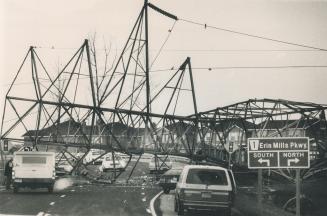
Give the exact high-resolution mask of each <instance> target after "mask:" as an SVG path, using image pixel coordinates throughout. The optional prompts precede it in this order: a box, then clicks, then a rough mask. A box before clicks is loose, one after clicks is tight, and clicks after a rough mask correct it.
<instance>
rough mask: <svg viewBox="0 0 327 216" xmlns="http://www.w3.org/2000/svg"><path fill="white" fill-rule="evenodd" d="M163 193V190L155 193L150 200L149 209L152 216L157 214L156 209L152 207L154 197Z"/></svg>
mask: <svg viewBox="0 0 327 216" xmlns="http://www.w3.org/2000/svg"><path fill="white" fill-rule="evenodd" d="M162 193H163V191H160V192H159V193H158V194H157V195H155V196H154V197H153V198H152V200H151V201H150V210H151V214H152V216H157V214H156V211H155V209H154V202H155V201H156V199H157V198H158V197H159V196H160V195H161V194H162Z"/></svg>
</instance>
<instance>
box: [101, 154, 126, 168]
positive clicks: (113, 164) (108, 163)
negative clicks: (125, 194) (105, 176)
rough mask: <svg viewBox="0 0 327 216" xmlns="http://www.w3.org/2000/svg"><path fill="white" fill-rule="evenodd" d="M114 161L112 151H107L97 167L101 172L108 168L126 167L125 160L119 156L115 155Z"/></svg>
mask: <svg viewBox="0 0 327 216" xmlns="http://www.w3.org/2000/svg"><path fill="white" fill-rule="evenodd" d="M114 159H115V161H114V160H113V157H112V153H108V154H106V155H105V157H104V160H103V161H102V164H101V166H100V167H99V170H100V171H102V172H106V171H109V170H114V169H118V170H122V171H123V170H125V168H126V165H127V163H126V161H125V160H124V159H123V158H122V157H121V156H120V155H116V154H115V157H114Z"/></svg>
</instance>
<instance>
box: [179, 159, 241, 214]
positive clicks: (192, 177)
mask: <svg viewBox="0 0 327 216" xmlns="http://www.w3.org/2000/svg"><path fill="white" fill-rule="evenodd" d="M235 194H236V183H235V179H234V175H233V172H232V171H231V170H228V169H225V168H223V167H219V166H204V165H186V166H185V167H184V169H183V171H182V173H181V175H180V178H179V181H178V183H177V185H176V190H175V211H176V212H178V215H183V214H184V210H189V209H193V210H194V209H195V210H201V209H206V210H213V211H218V212H219V213H218V214H221V211H223V212H224V213H225V215H228V216H230V215H231V208H232V206H233V204H234V198H235Z"/></svg>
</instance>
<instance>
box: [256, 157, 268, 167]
mask: <svg viewBox="0 0 327 216" xmlns="http://www.w3.org/2000/svg"><path fill="white" fill-rule="evenodd" d="M258 162H259V163H260V164H262V163H267V166H270V160H269V159H262V158H260V159H259V160H258Z"/></svg>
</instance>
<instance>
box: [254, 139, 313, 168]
mask: <svg viewBox="0 0 327 216" xmlns="http://www.w3.org/2000/svg"><path fill="white" fill-rule="evenodd" d="M309 151H310V146H309V138H308V137H274V138H272V137H269V138H249V139H248V166H249V168H250V169H267V168H309V166H310V152H309Z"/></svg>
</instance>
